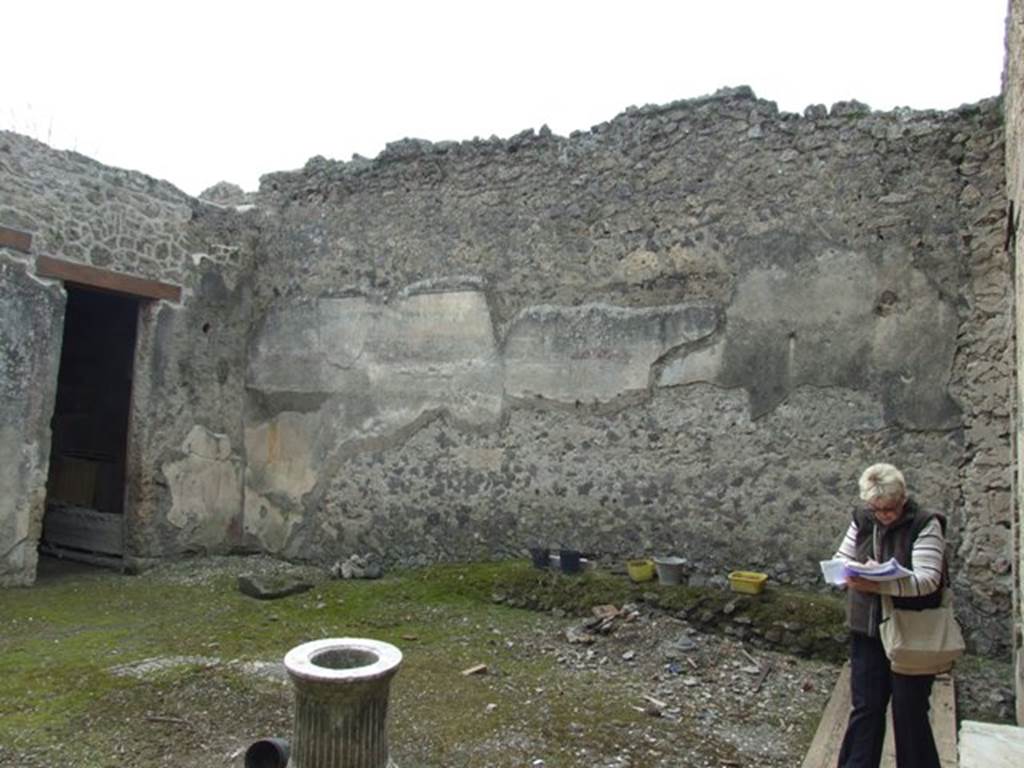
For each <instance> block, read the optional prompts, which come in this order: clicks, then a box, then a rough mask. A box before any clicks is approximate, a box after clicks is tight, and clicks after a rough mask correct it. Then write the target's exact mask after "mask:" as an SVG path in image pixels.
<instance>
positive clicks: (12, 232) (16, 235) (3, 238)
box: [0, 224, 32, 253]
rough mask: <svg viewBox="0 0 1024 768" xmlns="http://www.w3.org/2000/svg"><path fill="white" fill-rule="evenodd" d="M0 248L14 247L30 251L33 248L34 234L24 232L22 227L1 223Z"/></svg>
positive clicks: (25, 251)
mask: <svg viewBox="0 0 1024 768" xmlns="http://www.w3.org/2000/svg"><path fill="white" fill-rule="evenodd" d="M0 248H12V249H14V250H15V251H21V252H22V253H28V252H29V251H31V250H32V235H30V234H29V233H28V232H22V231H21V230H20V229H14V228H12V227H5V226H3V225H2V224H0Z"/></svg>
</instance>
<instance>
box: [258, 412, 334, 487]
mask: <svg viewBox="0 0 1024 768" xmlns="http://www.w3.org/2000/svg"><path fill="white" fill-rule="evenodd" d="M322 428H323V419H322V417H321V415H320V414H319V413H292V412H286V413H282V414H279V415H278V416H276V417H275V418H273V419H271V420H270V421H268V422H265V423H262V424H257V425H255V426H251V427H249V428H247V429H246V430H245V454H246V458H247V460H248V465H247V471H246V485H247V486H249V487H251V488H253V489H255V490H256V491H257V492H259V493H279V494H282V495H284V496H286V497H288V498H290V499H293V500H295V501H298V500H300V499H301V498H302V496H303V495H305V494H306V493H308V492H309V491H310V490H312V489H313V486H314V485H316V472H315V471H314V458H313V457H314V452H315V446H316V444H317V443H318V440H319V434H320V431H321V429H322Z"/></svg>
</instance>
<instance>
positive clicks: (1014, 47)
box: [1003, 0, 1024, 725]
mask: <svg viewBox="0 0 1024 768" xmlns="http://www.w3.org/2000/svg"><path fill="white" fill-rule="evenodd" d="M1022 30H1024V4H1022V3H1021V2H1020V0H1011V3H1010V13H1009V16H1008V18H1007V21H1006V68H1005V71H1004V74H1003V98H1004V112H1005V115H1006V196H1007V198H1008V200H1009V204H1008V208H1007V213H1008V218H1009V220H1008V222H1007V230H1006V245H1007V249H1008V257H1009V259H1010V264H1011V275H1012V277H1013V286H1014V294H1015V298H1016V302H1015V309H1016V318H1015V324H1016V330H1017V338H1018V339H1019V338H1020V336H1021V334H1022V331H1024V314H1022V311H1021V307H1022V306H1024V281H1022V269H1021V265H1022V264H1024V237H1021V235H1020V233H1019V231H1018V230H1019V227H1020V223H1021V215H1020V209H1021V206H1022V205H1024V31H1022ZM1022 370H1024V352H1022V350H1021V345H1020V344H1019V343H1018V344H1017V346H1016V371H1017V376H1016V388H1015V398H1014V400H1013V402H1014V406H1015V407H1014V412H1013V440H1014V447H1015V449H1016V452H1015V458H1016V475H1015V484H1014V494H1013V498H1014V505H1015V516H1016V531H1015V532H1016V557H1015V558H1013V562H1014V579H1015V583H1016V590H1015V601H1014V610H1013V623H1014V628H1013V631H1014V651H1015V662H1016V663H1015V666H1014V672H1015V685H1016V691H1017V722H1018V723H1021V724H1022V725H1024V604H1022V597H1021V596H1022V595H1024V513H1022V510H1024V498H1022V495H1021V489H1022V488H1024V483H1022V481H1024V466H1022V464H1021V461H1020V457H1021V456H1022V455H1024V450H1022V449H1024V422H1022V420H1021V419H1022V416H1021V408H1020V403H1022V402H1024V381H1022V377H1021V373H1020V372H1021V371H1022Z"/></svg>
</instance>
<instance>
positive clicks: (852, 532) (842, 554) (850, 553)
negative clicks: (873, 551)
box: [832, 520, 857, 563]
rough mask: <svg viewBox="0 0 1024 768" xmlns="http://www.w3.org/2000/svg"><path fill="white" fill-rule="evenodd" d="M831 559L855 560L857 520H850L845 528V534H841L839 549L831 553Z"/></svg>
mask: <svg viewBox="0 0 1024 768" xmlns="http://www.w3.org/2000/svg"><path fill="white" fill-rule="evenodd" d="M832 559H833V560H845V561H846V562H848V563H849V562H856V560H857V521H856V520H851V521H850V525H849V527H848V528H847V529H846V535H845V536H843V541H842V543H841V544H840V545H839V549H838V550H836V553H835V554H834V555H832Z"/></svg>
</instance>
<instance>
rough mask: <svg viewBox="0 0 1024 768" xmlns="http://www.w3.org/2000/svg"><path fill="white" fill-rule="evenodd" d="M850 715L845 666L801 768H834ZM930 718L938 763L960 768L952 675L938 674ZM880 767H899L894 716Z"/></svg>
mask: <svg viewBox="0 0 1024 768" xmlns="http://www.w3.org/2000/svg"><path fill="white" fill-rule="evenodd" d="M849 715H850V665H849V664H845V665H843V669H842V671H840V673H839V679H838V680H837V681H836V687H835V688H834V689H833V690H832V696H831V698H829V700H828V704H827V705H826V706H825V712H824V714H822V716H821V722H820V723H819V724H818V730H817V731H816V732H815V734H814V739H813V740H812V741H811V747H810V749H808V750H807V755H806V756H805V757H804V761H803V763H802V764H801V768H835V766H836V760H837V759H838V757H839V746H840V745H841V744H842V741H843V734H844V733H845V732H846V720H847V718H848V717H849ZM929 719H930V720H931V723H932V733H933V734H934V735H935V747H936V749H938V751H939V762H940V763H941V764H942V768H957V756H956V706H955V699H954V689H953V678H952V677H951V676H950V675H939V676H938V677H937V678H936V679H935V685H934V686H933V687H932V698H931V711H930V712H929ZM881 768H896V751H895V748H894V746H893V740H892V713H891V712H890V713H889V726H888V728H887V729H886V734H885V746H884V747H883V748H882V764H881Z"/></svg>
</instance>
